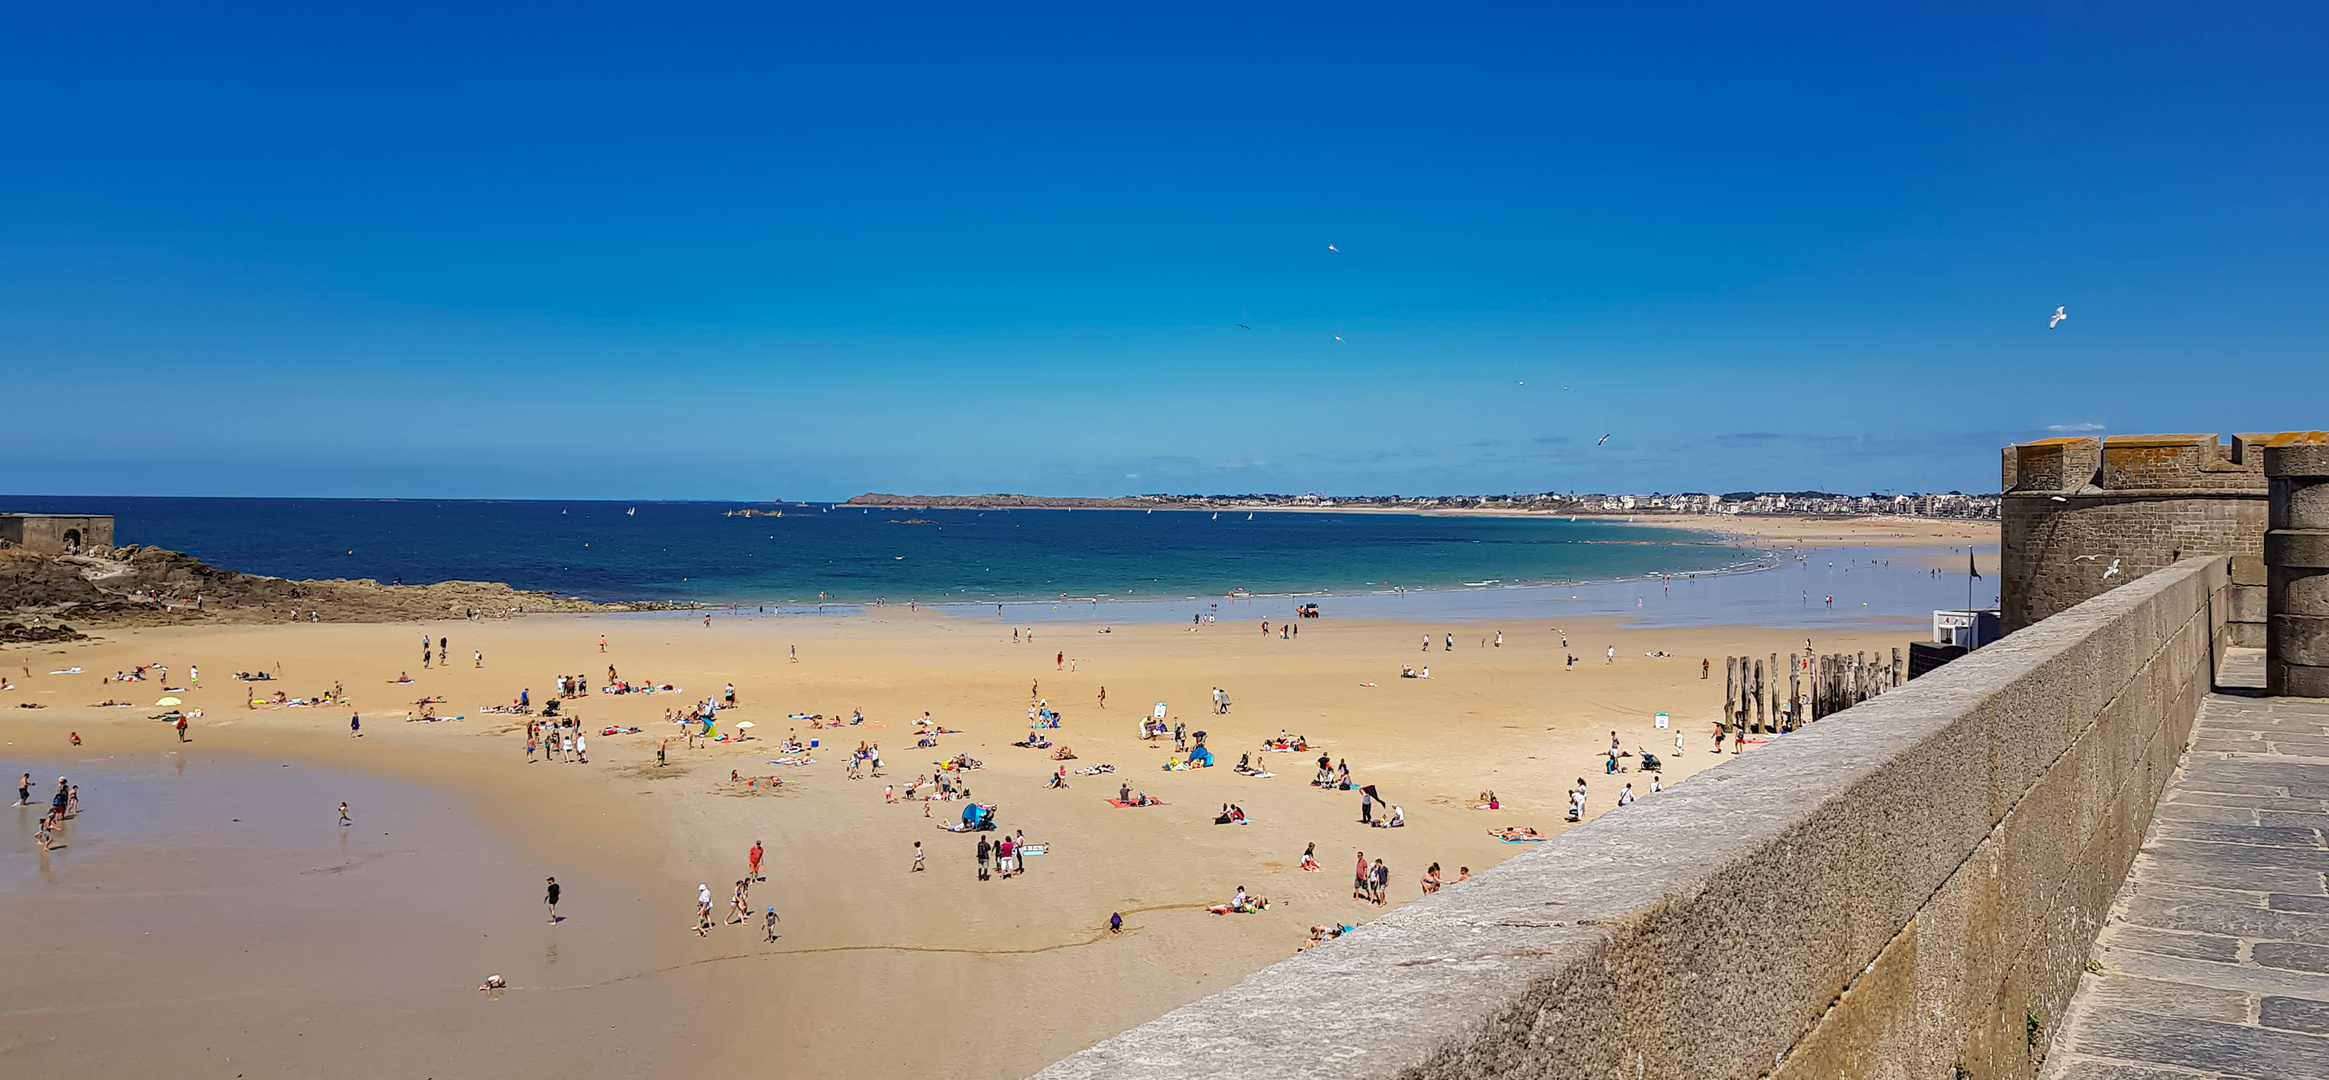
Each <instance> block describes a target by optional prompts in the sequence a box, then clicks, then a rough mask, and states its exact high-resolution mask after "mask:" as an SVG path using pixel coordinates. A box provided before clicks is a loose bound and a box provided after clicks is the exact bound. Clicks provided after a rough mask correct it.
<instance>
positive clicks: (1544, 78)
mask: <svg viewBox="0 0 2329 1080" xmlns="http://www.w3.org/2000/svg"><path fill="white" fill-rule="evenodd" d="M0 27H5V28H6V30H7V33H6V34H5V35H0V57H4V58H5V59H6V61H7V64H6V72H5V73H0V86H4V87H5V88H6V89H7V91H8V92H9V94H10V96H11V97H12V99H13V100H14V101H15V102H16V103H17V108H16V109H15V110H14V114H13V118H14V120H15V123H14V124H12V125H11V135H12V139H11V146H10V164H11V167H10V168H9V169H7V170H5V171H4V172H0V193H4V195H5V198H4V199H0V362H5V364H6V365H7V368H8V371H9V383H10V387H11V389H12V391H13V392H14V400H15V404H16V408H15V409H14V410H13V411H12V419H13V420H14V421H15V423H14V426H13V430H12V435H13V436H14V437H13V438H12V439H11V441H10V445H9V447H8V449H7V450H6V451H5V454H6V456H5V458H0V461H5V462H6V464H7V467H8V468H7V473H8V475H7V477H6V479H5V480H4V481H0V486H5V487H8V488H11V489H14V490H16V491H18V492H20V493H22V494H27V495H40V494H59V495H89V496H101V495H176V496H258V497H303V496H304V497H359V498H421V499H426V498H445V499H456V498H459V499H468V498H489V499H501V498H520V499H558V498H590V499H609V500H625V499H636V500H650V499H652V500H689V499H723V500H738V501H759V500H768V499H778V498H782V499H798V500H813V501H831V500H838V499H846V498H848V497H850V496H852V495H856V494H859V493H862V492H893V493H898V494H975V493H987V492H1010V493H1021V494H1029V495H1045V496H1090V497H1106V496H1112V495H1119V494H1126V493H1133V492H1153V491H1174V492H1183V491H1212V492H1262V491H1278V492H1289V493H1299V492H1306V491H1319V492H1326V493H1333V494H1344V495H1356V494H1435V493H1436V494H1502V493H1515V492H1537V491H1569V490H1576V491H1580V492H1582V491H1605V492H1613V493H1622V492H1646V491H1652V490H1664V491H1678V490H1695V491H1708V492H1718V493H1719V492H1727V491H1738V490H1765V491H1795V490H1807V489H1816V490H1827V491H1836V492H1846V493H1855V494H1856V493H1861V492H1880V493H1892V492H1908V491H1948V490H1959V491H1966V492H1983V491H1991V490H1994V489H1995V487H1996V482H1997V448H1998V447H1999V446H2002V445H2004V444H2007V443H2011V442H2016V441H2021V440H2024V439H2029V438H2038V437H2046V436H2049V435H2058V434H2086V433H2093V434H2113V433H2134V432H2175V431H2208V430H2214V431H2220V432H2231V431H2274V430H2285V429H2307V428H2314V427H2320V426H2323V424H2322V419H2321V417H2320V415H2319V405H2318V402H2319V401H2321V400H2323V397H2324V395H2325V394H2329V363H2323V362H2322V361H2321V359H2320V352H2321V342H2322V341H2323V340H2324V331H2325V330H2329V308H2324V306H2323V305H2321V304H2320V303H2319V302H2318V301H2317V299H2316V297H2317V296H2318V295H2319V294H2320V293H2321V292H2322V291H2323V287H2324V286H2325V285H2329V265H2325V261H2329V255H2325V254H2324V253H2325V252H2329V243H2324V241H2329V215H2324V213H2323V210H2322V205H2321V202H2320V199H2319V198H2318V191H2317V189H2318V181H2317V179H2316V178H2317V177H2319V176H2320V175H2321V174H2322V171H2323V168H2322V167H2323V165H2324V163H2325V162H2324V158H2325V157H2329V139H2325V138H2324V135H2329V131H2325V130H2324V129H2325V128H2329V110H2325V109H2324V108H2323V105H2324V103H2325V99H2329V92H2325V91H2329V69H2325V68H2324V66H2323V65H2322V64H2320V63H2319V56H2320V55H2321V47H2322V44H2323V40H2324V36H2325V35H2324V31H2325V30H2329V13H2325V12H2323V11H2322V10H2320V9H2318V8H2316V7H2309V6H2301V5H2264V6H2256V7H2240V8H2232V9H2220V8H2212V7H2202V6H2199V5H2185V4H2161V5H2149V6H2143V7H2140V8H2124V7H2112V6H2089V5H2078V4H2051V5H2044V6H2038V7H2029V6H2004V5H1996V6H1977V7H1957V8H1950V9H1948V10H1946V11H1899V10H1890V9H1882V10H1877V9H1867V8H1864V7H1857V6H1851V5H1828V6H1805V7H1798V8H1792V9H1785V10H1776V11H1759V10H1758V11H1745V10H1737V9H1733V8H1729V7H1725V6H1720V5H1690V6H1685V7H1680V8H1662V9H1656V10H1642V11H1598V10H1576V11H1570V10H1554V9H1546V8H1542V7H1539V6H1519V5H1515V6H1504V7H1493V8H1483V9H1470V10H1462V11H1446V12H1422V11H1417V10H1415V9H1412V8H1407V7H1394V6H1390V5H1361V6H1356V7H1353V6H1348V5H1340V6H1335V7H1331V8H1330V7H1325V6H1314V7H1281V8H1272V9H1267V10H1262V11H1258V12H1257V11H1254V10H1249V9H1244V8H1231V7H1227V6H1222V7H1215V8H1180V9H1174V10H1173V11H1171V12H1137V13H1123V12H1114V11H1093V10H1087V9H1083V8H1073V7H1065V6H1060V7H1051V8H1030V9H1020V10H1013V11H965V10H961V9H952V8H944V7H936V6H929V7H907V8H885V9H880V10H878V11H874V10H857V9H846V10H832V11H811V12H805V13H792V12H785V13H770V12H767V11H764V10H760V9H755V8H747V7H734V8H712V9H696V10H691V11H689V12H685V13H670V12H660V11H657V12H619V11H615V10H611V9H590V10H569V9H561V8H550V7H546V6H545V7H531V6H516V5H493V6H489V7H484V8H477V7H461V8H454V7H451V6H449V5H446V6H418V7H415V6H406V7H400V8H397V9H393V10H390V9H312V8H302V7H293V6H289V5H282V6H272V7H270V6H263V5H262V6H253V7H242V8H234V9H205V10H201V11H193V10H185V9H176V8H167V7H159V6H156V7H151V8H143V7H108V8H102V9H82V8H57V9H31V8H27V9H19V10H16V11H13V12H10V13H8V14H6V15H0ZM1329 245H1332V248H1331V249H1330V247H1329ZM2057 306H2063V307H2065V308H2067V310H2068V314H2069V316H2070V317H2069V319H2068V320H2067V321H2065V322H2063V323H2062V325H2061V326H2059V327H2055V328H2051V329H2049V328H2048V326H2047V317H2048V315H2049V314H2050V313H2051V312H2053V311H2054V310H2055V308H2056V307H2057ZM1338 339H1339V340H1338ZM1605 435H1606V436H1609V438H1608V440H1607V442H1606V443H1603V442H1600V441H1599V440H1601V439H1602V437H1603V436H1605Z"/></svg>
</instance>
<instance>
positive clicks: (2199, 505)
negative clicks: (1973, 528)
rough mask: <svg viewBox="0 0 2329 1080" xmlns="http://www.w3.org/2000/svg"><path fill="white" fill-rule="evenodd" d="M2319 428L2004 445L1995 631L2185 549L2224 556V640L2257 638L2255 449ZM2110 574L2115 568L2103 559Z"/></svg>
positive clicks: (2260, 619) (2259, 503)
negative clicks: (2227, 596) (2227, 622)
mask: <svg viewBox="0 0 2329 1080" xmlns="http://www.w3.org/2000/svg"><path fill="white" fill-rule="evenodd" d="M2320 437H2321V433H2320V432H2279V433H2274V434H2250V435H2234V436H2232V438H2231V441H2230V442H2223V441H2219V440H2218V439H2217V437H2216V436H2214V435H2113V436H2110V437H2108V438H2101V437H2086V438H2070V439H2041V440H2038V441H2036V442H2027V443H2020V444H2017V445H2014V446H2009V447H2006V448H2005V450H2004V453H2003V455H2002V462H2001V468H2000V476H1999V483H2000V487H1999V490H2000V491H2001V492H2003V493H2004V495H2003V498H2002V499H2001V503H2002V505H2001V506H2000V507H1999V510H1998V516H1999V517H2000V518H2001V519H2002V524H2003V533H2004V537H2003V540H2004V543H2003V554H2002V557H2001V559H2000V562H2001V564H2002V567H2003V577H2004V580H2003V581H2002V582H2001V583H2000V587H1999V594H2000V595H1999V603H2000V605H2001V607H2002V608H2003V611H2002V612H2001V613H2000V617H2001V620H2002V622H2003V623H2004V628H2005V632H2006V633H2008V634H2011V633H2014V632H2015V631H2017V630H2020V629H2022V628H2023V627H2025V626H2029V625H2030V624H2032V623H2035V622H2037V621H2038V620H2040V619H2043V618H2046V617H2047V616H2049V615H2052V614H2054V613H2055V612H2058V611H2065V610H2068V609H2069V608H2070V607H2071V606H2073V605H2075V604H2079V603H2082V602H2084V601H2086V600H2088V599H2090V598H2092V597H2096V596H2100V595H2102V594H2103V593H2105V592H2108V591H2110V590H2112V589H2115V588H2119V587H2121V586H2124V585H2125V584H2126V583H2128V582H2129V581H2132V580H2134V579H2136V578H2139V577H2142V576H2143V575H2144V574H2148V573H2151V572H2152V571H2154V570H2158V569H2160V568H2161V567H2164V566H2168V565H2170V564H2172V563H2174V562H2176V561H2178V560H2180V559H2184V558H2188V557H2190V556H2193V555H2232V556H2236V558H2235V559H2234V560H2233V564H2232V566H2233V577H2234V578H2235V584H2237V585H2238V586H2239V589H2238V590H2237V591H2236V592H2235V593H2234V594H2233V610H2232V614H2231V621H2232V623H2233V628H2232V636H2233V639H2234V641H2235V642H2236V643H2238V644H2240V645H2243V646H2251V647H2260V646H2262V645H2263V644H2264V626H2265V590H2264V568H2263V566H2262V565H2261V564H2260V562H2259V560H2260V559H2261V558H2262V556H2263V554H2264V526H2265V516H2266V515H2265V502H2266V485H2265V479H2264V465H2263V451H2264V450H2265V449H2266V448H2269V447H2277V446H2284V445H2292V444H2302V443H2308V442H2311V441H2314V440H2317V439H2319V438H2320ZM2113 563H2116V564H2117V566H2118V569H2117V570H2116V571H2115V572H2114V571H2113V570H2112V564H2113Z"/></svg>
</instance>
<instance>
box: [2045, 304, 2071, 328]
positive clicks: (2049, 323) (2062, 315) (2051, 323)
mask: <svg viewBox="0 0 2329 1080" xmlns="http://www.w3.org/2000/svg"><path fill="white" fill-rule="evenodd" d="M2069 317H2070V313H2069V312H2067V311H2064V310H2062V309H2061V308H2060V307H2057V308H2055V309H2054V317H2053V318H2051V319H2048V320H2046V329H2048V330H2052V329H2054V328H2055V327H2056V326H2057V325H2059V324H2061V322H2062V320H2064V319H2067V318H2069Z"/></svg>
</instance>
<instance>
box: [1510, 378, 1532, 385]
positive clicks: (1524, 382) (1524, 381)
mask: <svg viewBox="0 0 2329 1080" xmlns="http://www.w3.org/2000/svg"><path fill="white" fill-rule="evenodd" d="M1512 385H1514V386H1527V385H1528V380H1527V379H1514V380H1512Z"/></svg>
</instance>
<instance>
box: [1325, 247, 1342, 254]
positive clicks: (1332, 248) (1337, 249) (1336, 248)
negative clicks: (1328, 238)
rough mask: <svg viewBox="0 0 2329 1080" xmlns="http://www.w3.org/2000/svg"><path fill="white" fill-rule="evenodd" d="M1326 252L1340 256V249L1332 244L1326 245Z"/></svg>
mask: <svg viewBox="0 0 2329 1080" xmlns="http://www.w3.org/2000/svg"><path fill="white" fill-rule="evenodd" d="M1326 250H1328V251H1331V252H1334V253H1335V254H1337V255H1340V254H1342V249H1341V248H1338V247H1336V246H1334V245H1333V244H1328V245H1326Z"/></svg>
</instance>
